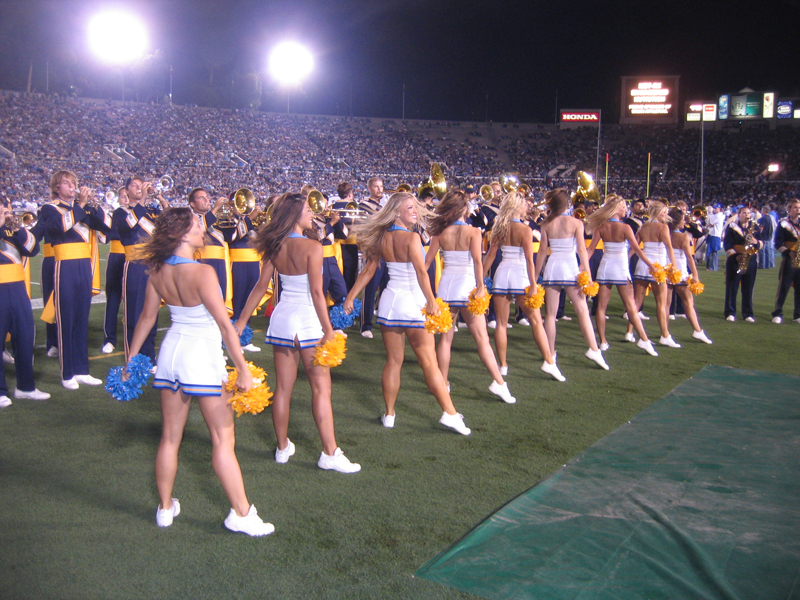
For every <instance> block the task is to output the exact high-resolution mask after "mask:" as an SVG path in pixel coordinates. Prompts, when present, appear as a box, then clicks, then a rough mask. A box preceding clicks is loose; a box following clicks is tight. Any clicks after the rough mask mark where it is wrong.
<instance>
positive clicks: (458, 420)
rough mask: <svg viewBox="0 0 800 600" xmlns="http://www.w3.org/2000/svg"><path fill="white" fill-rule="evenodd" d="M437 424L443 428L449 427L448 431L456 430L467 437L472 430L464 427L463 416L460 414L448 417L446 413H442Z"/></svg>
mask: <svg viewBox="0 0 800 600" xmlns="http://www.w3.org/2000/svg"><path fill="white" fill-rule="evenodd" d="M439 423H441V424H442V425H444V426H445V427H449V428H450V429H454V430H456V431H457V432H458V433H460V434H461V435H469V434H470V433H472V430H471V429H470V428H469V427H467V426H466V425H464V415H462V414H460V413H456V414H454V415H448V414H447V413H442V418H441V419H439Z"/></svg>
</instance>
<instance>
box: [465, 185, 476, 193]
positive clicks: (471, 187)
mask: <svg viewBox="0 0 800 600" xmlns="http://www.w3.org/2000/svg"><path fill="white" fill-rule="evenodd" d="M464 192H466V193H467V194H474V193H475V186H474V185H472V184H471V183H470V184H468V185H467V186H466V187H465V188H464Z"/></svg>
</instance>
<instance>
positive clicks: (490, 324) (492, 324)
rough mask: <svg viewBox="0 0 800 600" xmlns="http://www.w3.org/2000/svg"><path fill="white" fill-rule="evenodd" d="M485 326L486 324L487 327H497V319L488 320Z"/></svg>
mask: <svg viewBox="0 0 800 600" xmlns="http://www.w3.org/2000/svg"><path fill="white" fill-rule="evenodd" d="M486 326H487V327H488V328H489V329H496V328H497V321H489V322H488V323H487V324H486Z"/></svg>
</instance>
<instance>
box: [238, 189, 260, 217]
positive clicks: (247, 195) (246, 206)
mask: <svg viewBox="0 0 800 600" xmlns="http://www.w3.org/2000/svg"><path fill="white" fill-rule="evenodd" d="M233 206H234V208H236V211H237V212H238V213H239V214H240V215H245V216H246V215H249V214H250V213H252V212H253V211H254V210H255V208H256V195H255V194H254V193H253V192H252V191H251V190H249V189H248V188H239V189H238V190H236V193H235V194H234V195H233Z"/></svg>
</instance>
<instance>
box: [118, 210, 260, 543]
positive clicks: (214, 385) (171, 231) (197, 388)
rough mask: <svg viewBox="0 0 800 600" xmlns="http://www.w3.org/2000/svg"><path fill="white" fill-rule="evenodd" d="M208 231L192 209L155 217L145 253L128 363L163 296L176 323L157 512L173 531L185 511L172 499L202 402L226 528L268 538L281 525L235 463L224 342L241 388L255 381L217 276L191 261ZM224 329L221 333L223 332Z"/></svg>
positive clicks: (164, 400)
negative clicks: (264, 511)
mask: <svg viewBox="0 0 800 600" xmlns="http://www.w3.org/2000/svg"><path fill="white" fill-rule="evenodd" d="M204 233H205V231H204V229H203V227H202V225H200V222H199V221H198V220H197V219H196V218H195V217H194V214H193V213H192V210H191V209H190V208H168V209H167V210H166V211H164V213H163V214H162V215H161V216H160V217H159V218H158V219H157V220H156V223H155V230H154V232H153V234H152V236H151V237H150V239H149V241H148V242H147V244H146V245H145V246H144V248H143V250H142V254H141V256H142V261H143V262H144V264H146V265H147V266H148V267H149V269H150V278H149V280H148V283H147V290H146V292H145V300H144V308H143V310H142V313H141V316H140V317H139V320H138V321H137V323H136V329H135V330H134V333H133V338H132V339H131V344H130V347H129V352H130V355H129V358H130V357H132V356H136V355H137V354H138V352H139V350H140V349H141V347H142V344H143V343H144V342H145V340H146V338H147V336H148V334H149V332H150V330H151V329H152V327H153V325H154V324H155V322H156V317H157V315H158V309H159V308H160V306H161V300H162V299H163V300H164V301H165V302H166V303H167V306H169V310H170V315H171V316H172V326H171V327H170V329H169V331H168V332H167V334H166V336H165V337H164V341H163V343H162V344H161V348H160V350H159V353H158V367H157V370H156V379H155V383H154V385H153V387H155V388H157V389H160V390H161V414H162V417H163V428H162V433H161V443H160V444H159V446H158V453H157V454H156V485H157V487H158V495H159V497H160V499H161V504H160V505H159V507H158V509H157V510H156V523H157V524H158V525H159V527H169V526H170V525H172V521H173V519H174V518H175V517H177V516H178V515H179V514H180V511H181V507H180V503H179V502H178V500H177V499H176V498H173V497H172V491H173V488H174V485H175V476H176V474H177V471H178V450H179V448H180V444H181V439H182V438H183V430H184V428H185V427H186V421H187V419H188V418H189V406H190V400H191V398H192V397H197V399H198V402H199V403H200V411H201V412H202V414H203V419H205V422H206V424H207V425H208V430H209V432H210V433H211V443H212V445H213V450H212V453H211V462H212V464H213V466H214V472H215V473H216V474H217V477H218V478H219V480H220V482H221V483H222V487H223V489H224V490H225V494H226V495H227V496H228V500H229V501H230V503H231V510H230V513H229V514H228V517H227V518H226V519H225V527H227V528H228V529H230V530H231V531H238V532H242V533H246V534H248V535H253V536H261V535H269V534H270V533H272V532H273V531H274V530H275V528H274V527H273V526H272V525H271V524H270V523H264V522H263V521H262V520H261V518H260V517H259V516H258V513H257V511H256V508H255V506H252V505H251V504H250V503H249V502H248V500H247V495H246V494H245V491H244V482H243V481H242V471H241V469H240V468H239V462H238V461H237V459H236V452H235V450H234V446H235V434H234V417H233V408H231V406H230V404H228V400H229V398H230V393H228V392H226V391H224V390H223V389H222V384H223V382H224V381H225V380H226V379H227V375H226V371H225V360H224V358H223V355H222V348H221V342H222V340H225V344H226V345H227V347H228V349H229V351H230V353H231V358H232V360H233V363H234V364H235V365H236V368H237V369H238V371H239V376H238V378H237V380H236V385H237V387H238V388H239V389H240V390H241V391H243V392H246V391H248V390H249V389H250V388H251V387H252V384H253V380H252V377H251V376H250V371H249V369H248V368H247V363H246V362H245V360H244V356H243V355H242V349H241V346H240V345H239V336H238V335H237V334H236V331H235V330H234V328H233V325H231V322H230V320H228V312H227V310H225V304H224V302H223V300H222V296H221V294H220V288H219V281H218V280H217V275H216V272H215V271H214V269H213V268H211V267H209V266H208V265H202V264H200V263H197V262H195V261H194V260H192V257H193V256H194V253H195V252H196V251H198V250H200V249H201V248H202V247H203V246H204V245H205V242H204V239H203V236H204ZM220 332H221V333H220Z"/></svg>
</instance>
